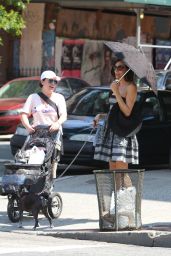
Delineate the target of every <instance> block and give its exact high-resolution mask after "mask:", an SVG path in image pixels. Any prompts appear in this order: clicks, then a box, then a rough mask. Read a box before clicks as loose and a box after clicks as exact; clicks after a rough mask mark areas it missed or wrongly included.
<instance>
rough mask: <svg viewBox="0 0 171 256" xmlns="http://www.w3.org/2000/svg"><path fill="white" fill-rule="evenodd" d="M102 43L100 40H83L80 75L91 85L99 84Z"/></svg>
mask: <svg viewBox="0 0 171 256" xmlns="http://www.w3.org/2000/svg"><path fill="white" fill-rule="evenodd" d="M103 45H104V44H103V42H102V41H96V40H85V44H84V50H83V62H82V65H81V77H82V79H84V80H85V81H87V82H88V83H90V84H91V85H99V84H101V81H100V77H101V72H102V63H103V58H104V56H103V51H104V49H103Z"/></svg>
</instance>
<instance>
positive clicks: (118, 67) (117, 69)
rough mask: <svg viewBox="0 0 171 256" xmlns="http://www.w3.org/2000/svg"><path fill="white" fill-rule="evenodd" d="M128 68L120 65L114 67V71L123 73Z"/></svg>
mask: <svg viewBox="0 0 171 256" xmlns="http://www.w3.org/2000/svg"><path fill="white" fill-rule="evenodd" d="M125 68H126V66H125V65H118V66H114V67H113V69H114V71H122V70H124V69H125Z"/></svg>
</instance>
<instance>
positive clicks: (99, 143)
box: [94, 123, 139, 164]
mask: <svg viewBox="0 0 171 256" xmlns="http://www.w3.org/2000/svg"><path fill="white" fill-rule="evenodd" d="M94 146H95V153H94V159H96V160H102V161H106V162H109V161H113V162H115V161H122V162H125V163H132V164H138V163H139V161H138V141H137V138H136V135H135V134H134V135H132V136H129V137H119V136H118V135H116V134H114V133H113V131H112V130H110V129H109V130H108V131H107V132H106V131H105V123H104V125H99V127H98V128H97V132H96V136H95V141H94Z"/></svg>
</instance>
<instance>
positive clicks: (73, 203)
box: [0, 170, 171, 247]
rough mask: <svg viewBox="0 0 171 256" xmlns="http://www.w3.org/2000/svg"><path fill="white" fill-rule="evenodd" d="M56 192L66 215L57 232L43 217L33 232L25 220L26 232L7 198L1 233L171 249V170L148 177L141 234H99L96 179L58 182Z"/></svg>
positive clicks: (1, 208) (1, 202) (1, 203)
mask: <svg viewBox="0 0 171 256" xmlns="http://www.w3.org/2000/svg"><path fill="white" fill-rule="evenodd" d="M54 190H55V191H57V192H59V193H60V195H61V196H62V200H63V211H62V214H61V216H60V217H59V219H55V220H54V226H55V227H54V228H53V229H50V228H49V227H48V221H47V220H46V219H45V218H44V217H43V216H42V215H40V224H41V227H40V228H38V229H37V230H36V231H32V227H33V224H34V221H33V219H32V217H30V216H25V217H24V221H23V226H24V227H23V229H19V228H18V223H11V222H10V221H9V219H8V216H7V210H6V207H7V197H6V196H0V231H10V232H21V233H22V232H24V233H25V232H26V233H34V234H35V233H36V234H39V235H51V236H56V237H63V238H74V239H84V240H96V241H106V242H114V243H124V244H136V245H143V246H159V247H171V242H170V241H171V170H160V171H159V170H156V171H154V170H153V171H147V172H145V175H144V188H143V199H142V224H143V226H142V229H141V230H138V231H117V232H116V231H107V232H100V230H99V213H98V204H97V195H96V186H95V179H94V175H93V174H92V175H78V176H68V177H67V176H66V177H63V178H60V179H58V180H56V183H55V189H54Z"/></svg>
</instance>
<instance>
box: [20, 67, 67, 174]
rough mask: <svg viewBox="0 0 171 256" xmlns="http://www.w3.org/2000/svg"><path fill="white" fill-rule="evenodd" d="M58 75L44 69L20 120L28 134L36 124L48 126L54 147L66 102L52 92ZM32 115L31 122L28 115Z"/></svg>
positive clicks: (60, 129) (54, 172)
mask: <svg viewBox="0 0 171 256" xmlns="http://www.w3.org/2000/svg"><path fill="white" fill-rule="evenodd" d="M59 80H60V77H59V76H57V75H56V74H55V73H54V72H53V71H51V70H46V71H44V72H43V73H42V74H41V77H40V87H41V92H40V93H33V94H31V95H30V96H29V97H28V98H27V100H26V102H25V104H24V106H23V109H22V113H21V122H22V124H23V125H24V127H25V128H26V129H27V131H28V133H29V134H33V133H34V132H35V130H36V127H38V126H42V125H43V126H45V127H48V129H49V132H50V134H51V135H52V137H53V139H54V141H55V144H56V147H57V146H58V140H59V133H58V132H61V134H62V124H63V123H64V122H65V121H66V119H67V110H66V102H65V99H64V96H63V95H62V94H59V93H56V92H54V90H55V88H56V86H57V84H58V81H59ZM30 116H32V117H33V122H32V124H31V123H30V122H29V117H30ZM56 168H57V160H56V161H53V164H52V170H53V171H52V172H53V178H56Z"/></svg>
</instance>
